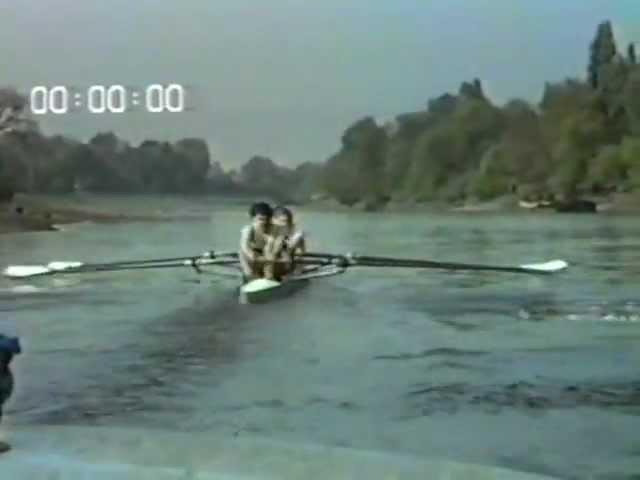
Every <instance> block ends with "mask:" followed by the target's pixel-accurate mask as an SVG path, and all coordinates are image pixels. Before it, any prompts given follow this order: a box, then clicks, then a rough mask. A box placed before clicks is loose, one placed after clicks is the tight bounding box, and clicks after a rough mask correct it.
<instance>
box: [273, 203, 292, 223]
mask: <svg viewBox="0 0 640 480" xmlns="http://www.w3.org/2000/svg"><path fill="white" fill-rule="evenodd" d="M272 222H273V224H274V225H276V226H278V227H292V226H293V213H291V210H289V209H288V208H287V207H284V206H282V205H279V206H277V207H276V208H274V209H273V219H272Z"/></svg>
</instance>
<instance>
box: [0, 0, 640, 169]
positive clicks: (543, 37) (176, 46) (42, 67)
mask: <svg viewBox="0 0 640 480" xmlns="http://www.w3.org/2000/svg"><path fill="white" fill-rule="evenodd" d="M606 19H609V20H611V21H612V23H613V26H614V32H615V34H616V38H617V40H618V44H619V46H620V47H621V49H622V48H624V49H625V50H626V45H627V43H628V42H631V41H638V42H640V0H562V1H558V0H537V1H535V2H533V1H531V0H393V1H389V0H323V1H321V2H311V1H309V0H184V1H180V2H177V1H169V0H46V1H43V0H0V86H14V87H16V88H17V89H18V90H20V91H21V92H24V93H25V94H29V92H30V89H31V88H32V87H33V86H36V85H46V86H55V85H64V86H74V87H76V88H80V89H86V88H88V87H90V86H92V85H114V84H122V85H127V86H131V87H134V88H136V89H138V90H140V89H144V88H145V87H146V86H148V85H151V84H156V83H161V84H168V83H179V84H182V85H185V86H186V87H187V104H188V105H189V106H190V107H191V108H190V110H189V111H188V112H184V113H144V112H129V113H124V114H108V113H106V114H99V115H96V114H88V113H82V112H73V113H68V114H65V115H53V114H49V115H42V116H37V117H36V119H37V120H38V122H39V124H40V125H41V128H42V129H43V131H44V132H45V133H46V134H64V135H67V136H70V137H74V138H77V139H80V140H87V139H89V138H91V137H92V136H93V135H95V134H96V133H97V132H100V131H113V132H114V133H116V134H117V135H118V136H119V137H121V138H124V139H126V140H128V141H130V142H132V143H133V144H137V143H139V142H140V141H142V140H144V139H146V138H153V139H157V140H167V141H175V140H178V139H180V138H184V137H200V138H204V139H205V140H206V141H207V142H208V144H209V148H210V153H211V158H212V160H213V161H218V162H220V163H221V164H222V165H223V166H224V167H226V168H232V167H237V166H239V165H241V164H242V163H244V162H246V161H247V160H248V159H249V158H250V157H251V156H253V155H266V156H269V157H271V158H272V159H273V160H275V161H276V162H277V163H280V164H282V165H287V166H295V165H298V164H300V163H302V162H306V161H313V162H318V161H324V160H326V159H327V158H328V157H329V156H331V155H332V154H333V153H335V152H336V151H337V150H338V149H339V148H340V137H341V135H342V133H343V132H344V130H345V129H346V128H347V127H348V126H349V125H350V124H352V123H353V122H355V121H356V120H358V119H360V118H362V117H364V116H367V115H371V116H373V117H375V118H377V119H379V120H380V121H384V120H387V119H391V118H393V117H394V116H395V115H397V114H400V113H405V112H410V111H416V110H420V109H423V108H425V105H426V102H427V101H428V99H429V98H433V97H436V96H438V95H441V94H443V93H445V92H455V91H457V89H458V88H459V85H460V83H461V82H462V81H466V80H471V79H473V78H476V77H477V78H479V79H480V80H481V81H482V82H483V85H484V87H485V92H486V93H487V94H488V96H489V97H490V98H491V99H492V100H494V101H495V102H496V103H498V104H501V103H504V102H505V101H507V100H509V99H511V98H515V97H519V98H524V99H526V100H529V101H532V102H537V101H539V100H540V98H541V95H542V92H543V89H544V84H545V82H548V81H561V80H563V79H565V78H567V77H584V75H585V71H586V64H587V60H588V47H589V43H590V42H591V40H592V39H593V36H594V34H595V30H596V27H597V25H598V23H600V22H601V21H603V20H606Z"/></svg>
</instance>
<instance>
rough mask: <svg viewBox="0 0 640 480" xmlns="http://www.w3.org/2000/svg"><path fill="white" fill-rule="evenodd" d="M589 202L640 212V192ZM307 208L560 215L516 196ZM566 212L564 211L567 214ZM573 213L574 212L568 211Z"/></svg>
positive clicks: (319, 202) (329, 202) (599, 208)
mask: <svg viewBox="0 0 640 480" xmlns="http://www.w3.org/2000/svg"><path fill="white" fill-rule="evenodd" d="M582 200H584V201H586V202H587V203H593V204H594V207H595V212H594V213H609V214H635V213H639V212H640V193H621V194H614V195H609V196H593V197H588V198H584V199H582ZM304 208H306V209H309V210H316V211H317V210H330V211H337V212H355V211H375V212H380V213H385V212H389V213H391V212H393V213H438V212H459V213H509V214H519V213H520V214H530V213H533V212H536V213H549V214H558V213H561V212H557V211H556V210H555V208H553V207H551V206H549V205H545V204H542V203H540V204H537V203H535V202H524V201H521V200H520V199H519V198H518V197H517V196H516V195H505V196H502V197H499V198H496V199H492V200H488V201H483V202H481V201H477V202H466V203H446V202H417V201H411V200H407V201H394V200H392V201H390V202H388V203H386V204H385V205H380V206H378V207H377V208H368V206H367V205H366V204H365V203H364V202H361V203H356V204H355V205H353V206H347V205H343V204H340V203H339V202H338V201H337V200H335V199H333V198H319V199H315V200H313V201H311V202H309V203H307V204H304ZM563 213H564V212H563ZM567 213H571V212H567Z"/></svg>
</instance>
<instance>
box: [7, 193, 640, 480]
mask: <svg viewBox="0 0 640 480" xmlns="http://www.w3.org/2000/svg"><path fill="white" fill-rule="evenodd" d="M98 204H99V205H100V206H101V207H104V208H113V207H115V208H117V209H123V208H127V209H128V210H130V211H135V212H136V213H143V212H155V211H162V212H163V213H167V214H178V215H185V216H188V220H187V221H182V222H178V221H170V222H165V223H134V224H120V225H92V224H83V225H74V226H69V227H68V228H67V229H66V230H65V231H63V232H56V233H28V234H20V235H4V236H0V265H2V266H4V265H6V264H28V263H46V262H48V261H51V260H88V261H91V260H98V261H103V260H104V261H109V260H120V259H141V258H157V257H163V256H167V257H171V256H180V255H190V254H194V253H195V254H197V253H200V252H202V251H204V250H207V249H212V248H213V249H215V248H217V249H222V250H228V249H230V248H231V249H232V248H235V246H236V244H237V240H238V238H237V237H238V232H239V230H240V228H241V226H242V225H243V223H244V222H245V221H246V220H247V214H246V206H245V205H244V204H242V205H239V204H238V203H237V202H226V201H221V200H217V199H192V200H185V199H179V198H173V199H172V198H164V199H163V200H162V201H161V202H159V201H157V199H156V200H153V201H152V200H150V199H143V198H134V199H131V198H127V197H124V198H122V197H121V198H119V199H109V198H106V199H105V198H102V199H101V200H100V202H99V203H98ZM299 217H300V222H301V223H302V225H303V226H304V228H305V229H306V230H307V231H308V234H309V235H310V241H311V246H312V249H314V250H318V251H332V252H337V253H343V252H349V251H355V252H359V253H366V254H371V255H376V254H379V255H397V256H405V257H419V258H430V259H435V260H451V261H462V262H475V263H490V264H519V263H527V262H536V261H544V260H550V259H554V258H562V259H565V260H567V261H569V262H570V263H571V264H572V267H571V269H570V270H569V271H567V272H565V273H563V274H562V275H559V276H554V277H528V276H519V275H515V274H498V273H478V272H476V273H450V272H438V271H411V270H410V271H403V270H392V269H388V270H387V269H384V270H383V269H377V270H364V269H358V270H356V269H354V270H352V271H349V272H348V273H346V274H344V275H342V276H338V277H331V278H326V279H321V280H318V281H317V282H315V283H314V284H313V285H312V286H311V287H310V288H307V289H305V290H303V291H300V292H298V293H297V294H296V295H294V296H292V297H290V298H287V299H284V300H282V301H277V302H273V303H270V304H267V305H264V306H260V307H255V306H240V305H238V304H237V301H236V296H235V291H234V288H235V286H236V285H235V284H234V281H233V279H228V278H218V277H216V276H212V275H202V276H198V275H197V274H195V273H194V272H192V271H190V270H188V269H184V270H182V269H178V270H157V271H143V272H140V271H139V272H126V273H125V272H122V273H103V274H95V275H94V274H91V275H83V276H67V277H62V276H60V277H48V278H41V279H38V280H30V281H20V282H11V281H8V280H6V279H0V332H4V333H6V334H17V335H19V336H20V337H21V339H22V342H23V348H24V350H25V353H24V355H21V356H20V357H19V358H18V359H17V360H16V362H15V368H14V371H15V374H16V377H17V379H18V389H17V392H16V394H15V396H14V397H13V399H12V402H11V403H10V405H9V408H8V412H7V413H8V416H9V419H10V420H9V421H10V422H11V423H12V424H14V425H39V424H55V425H92V426H93V425H109V426H127V427H137V428H156V429H157V428H161V429H169V430H172V431H175V430H179V431H187V432H189V431H192V432H195V431H198V432H202V431H215V432H216V433H217V434H223V435H224V434H229V435H247V436H251V435H259V436H261V437H269V438H277V439H279V440H287V441H289V440H290V441H292V442H298V441H304V442H308V443H316V444H326V445H338V446H349V447H354V448H363V449H374V450H383V451H392V452H403V453H410V454H414V455H418V456H420V457H423V458H448V459H452V460H458V461H465V462H475V463H482V464H491V465H500V466H506V467H509V468H513V469H515V470H522V471H531V472H538V473H546V474H551V475H556V476H558V477H560V478H575V479H582V478H602V479H604V478H633V477H632V476H631V473H633V472H638V471H640V436H639V435H638V431H640V417H639V414H640V408H639V405H640V376H639V375H638V368H639V366H640V343H639V339H640V220H638V219H637V218H635V217H630V216H625V217H611V216H554V215H519V216H508V215H485V214H481V215H462V214H456V215H426V214H407V215H384V216H382V215H376V214H360V213H354V214H344V213H340V214H335V213H328V212H312V211H305V210H301V211H300V214H299ZM588 475H592V476H593V477H588Z"/></svg>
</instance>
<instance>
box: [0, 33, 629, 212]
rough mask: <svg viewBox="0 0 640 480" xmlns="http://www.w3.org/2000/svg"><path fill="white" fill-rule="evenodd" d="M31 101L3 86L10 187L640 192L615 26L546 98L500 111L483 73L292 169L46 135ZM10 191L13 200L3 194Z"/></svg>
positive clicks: (366, 123)
mask: <svg viewBox="0 0 640 480" xmlns="http://www.w3.org/2000/svg"><path fill="white" fill-rule="evenodd" d="M25 109H26V100H25V99H24V97H22V96H20V95H19V94H18V93H17V92H16V91H15V90H11V89H6V88H5V89H0V197H2V196H3V195H2V191H3V190H4V192H8V191H25V192H47V193H67V192H72V191H78V190H84V191H93V192H122V193H133V192H135V193H211V192H216V193H234V194H235V193H246V194H254V195H255V194H260V195H270V196H273V197H276V198H278V199H280V200H284V201H296V200H297V201H304V200H306V199H309V198H310V197H311V196H312V194H313V193H318V192H323V193H325V194H328V195H329V196H331V197H333V198H335V199H336V200H338V201H339V202H341V203H343V204H346V205H354V204H356V203H359V202H365V203H366V204H368V205H371V206H373V207H374V208H375V207H376V206H381V205H384V204H385V203H386V202H388V201H390V200H397V201H417V202H429V201H445V202H464V201H470V200H471V201H474V200H488V199H492V198H496V197H500V196H503V195H506V194H513V195H517V196H518V197H519V198H521V199H526V200H531V201H536V200H550V199H572V198H579V197H581V196H585V195H603V194H609V193H613V192H631V191H640V65H639V64H638V62H637V58H636V52H635V47H634V45H633V44H631V45H628V46H627V48H626V49H623V51H621V50H620V49H619V48H618V46H617V44H616V40H615V38H614V34H613V30H612V26H611V23H610V22H608V21H606V22H603V23H602V24H600V25H599V26H598V28H597V31H596V34H595V37H594V39H593V41H592V43H591V46H590V50H589V58H588V64H587V68H586V72H585V76H584V79H578V78H576V79H567V80H564V81H562V82H557V83H547V84H546V85H545V87H544V92H543V95H542V98H541V100H540V102H538V103H537V104H532V103H529V102H526V101H524V100H520V99H514V100H511V101H509V102H507V103H506V104H505V105H503V106H498V105H495V104H494V103H492V101H491V100H490V99H489V98H487V96H486V95H485V93H484V91H483V88H482V83H481V82H480V80H478V79H474V80H473V81H470V82H463V83H462V84H461V86H460V87H459V89H458V91H457V93H455V94H451V93H446V94H444V95H441V96H439V97H437V98H434V99H431V100H429V101H428V102H426V105H425V106H424V108H422V109H419V110H417V111H414V112H410V113H403V114H400V115H397V116H396V117H395V119H394V120H393V121H391V122H386V123H384V124H379V123H378V122H376V121H375V119H374V118H373V117H365V118H362V119H359V120H357V121H356V122H354V123H353V124H352V125H350V126H349V127H348V128H347V129H346V130H345V131H344V133H343V134H342V138H341V148H340V150H339V151H338V152H336V153H335V154H334V155H332V156H331V157H330V158H328V159H327V160H326V161H325V162H324V163H316V164H313V163H306V164H303V165H300V166H298V167H297V168H286V167H282V166H279V165H277V164H276V163H275V162H274V161H273V160H272V159H270V158H268V157H265V156H260V155H256V156H254V157H252V158H251V159H249V161H247V162H246V163H245V164H244V165H243V166H242V167H240V168H239V169H237V170H231V171H228V172H225V171H223V170H222V168H221V167H220V165H219V164H217V163H216V162H212V161H211V158H210V153H209V150H208V147H207V144H206V142H205V141H204V140H202V139H197V138H186V139H183V140H180V141H177V142H174V143H169V142H161V141H156V140H146V141H144V142H142V143H141V144H140V145H138V146H131V145H129V144H128V143H127V142H124V141H123V140H121V139H119V138H118V137H117V136H116V135H114V134H113V133H110V132H103V133H98V134H97V135H95V136H94V137H93V138H92V139H91V140H90V141H88V142H86V143H83V142H78V141H75V140H73V139H70V138H67V137H64V136H59V135H56V136H49V137H48V136H45V135H43V134H42V133H41V132H40V131H39V128H38V125H37V124H36V123H35V122H33V121H32V120H30V119H29V118H28V116H27V115H26V114H25ZM5 196H6V195H5Z"/></svg>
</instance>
